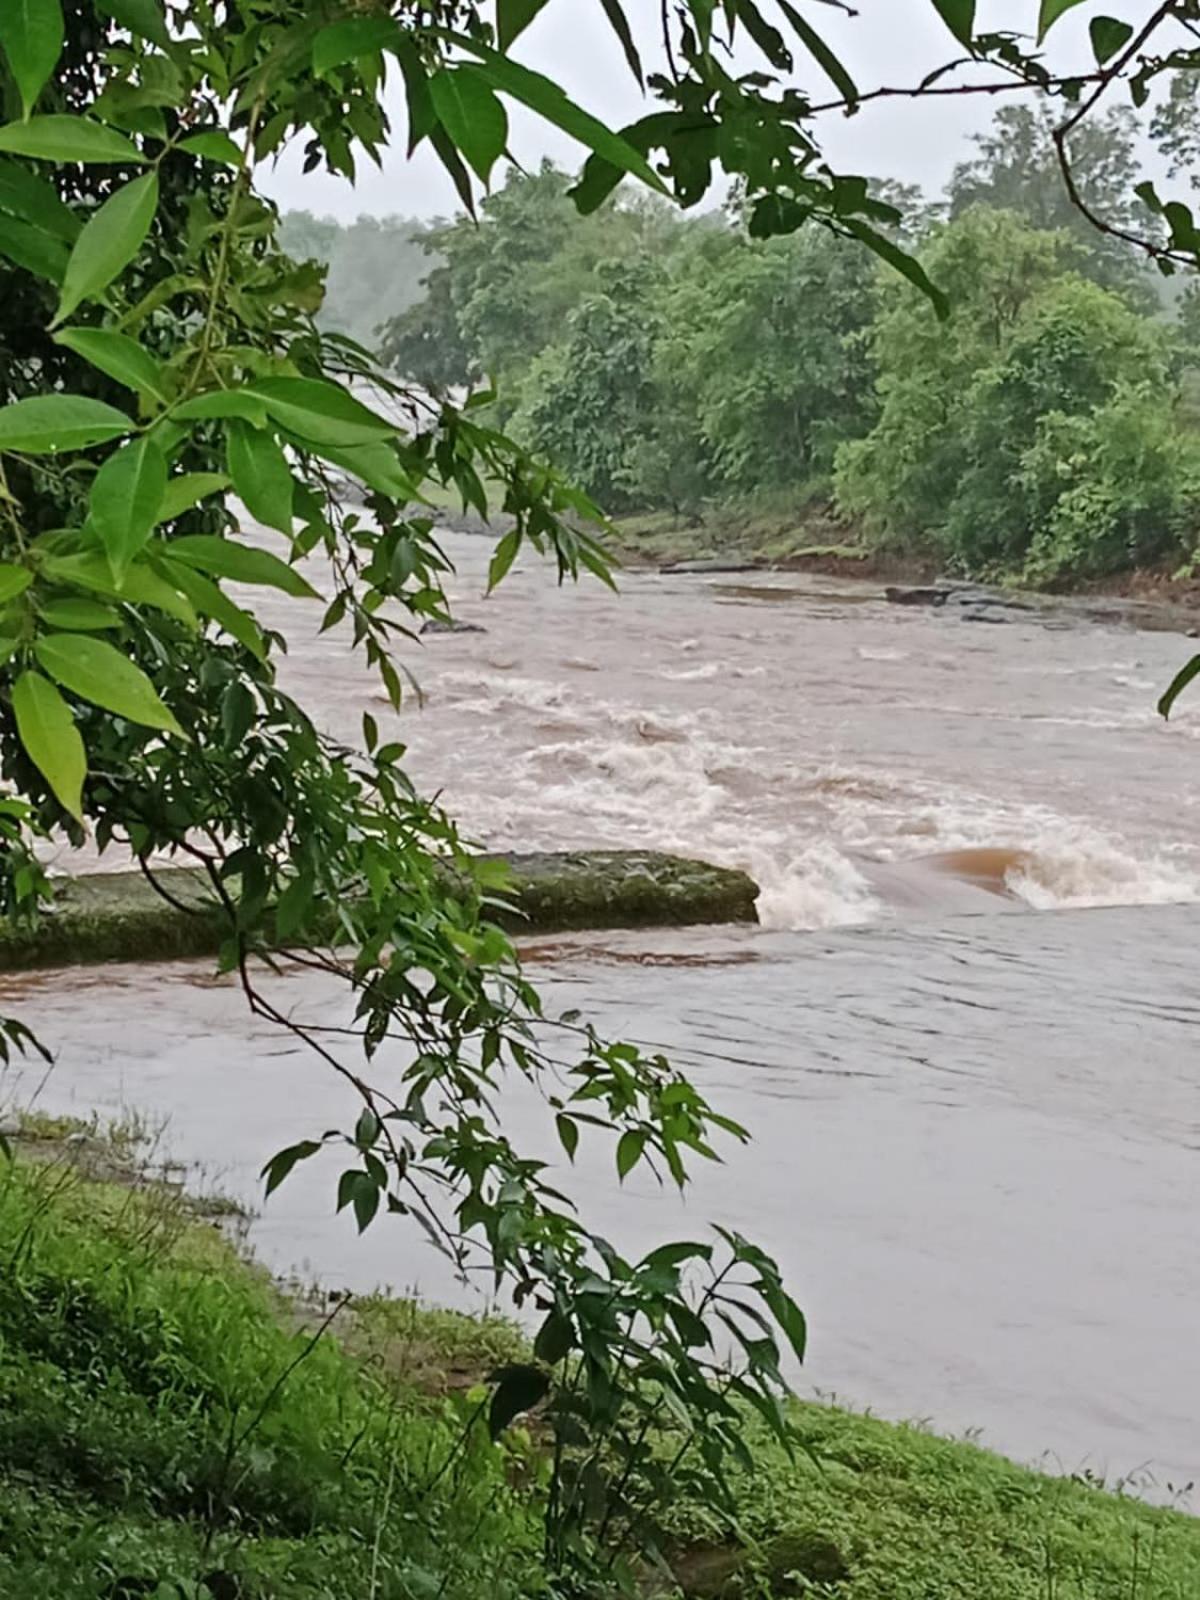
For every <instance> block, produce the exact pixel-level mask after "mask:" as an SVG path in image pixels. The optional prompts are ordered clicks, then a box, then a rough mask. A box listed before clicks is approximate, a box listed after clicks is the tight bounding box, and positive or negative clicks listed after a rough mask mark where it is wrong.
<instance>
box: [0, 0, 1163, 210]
mask: <svg viewBox="0 0 1200 1600" xmlns="http://www.w3.org/2000/svg"><path fill="white" fill-rule="evenodd" d="M2 3H3V0H0V4H2ZM799 3H800V5H801V7H802V9H803V10H804V12H805V14H806V15H807V16H808V17H809V18H810V19H811V20H812V21H813V23H814V25H816V26H817V27H819V28H820V30H821V32H822V33H823V35H824V36H825V37H826V38H827V39H828V41H829V42H830V43H831V44H832V45H833V46H834V47H835V48H836V49H837V50H838V53H839V54H840V55H841V57H842V60H843V61H844V63H845V64H846V66H847V67H848V68H849V70H850V72H851V74H852V75H853V76H854V77H855V79H856V81H857V82H858V85H859V88H860V89H862V90H866V89H869V88H871V87H874V86H878V85H883V84H887V85H915V84H917V83H918V82H919V81H920V80H921V78H922V77H923V76H924V74H925V73H926V72H928V71H929V70H930V69H931V68H933V67H935V66H939V65H941V64H942V63H943V62H944V61H947V60H950V59H953V58H954V57H955V56H957V55H959V54H961V51H960V49H959V47H958V46H957V45H956V43H955V41H954V39H953V38H952V37H951V35H950V34H949V33H948V32H947V31H946V29H945V27H944V26H943V25H942V23H941V21H940V20H939V18H938V16H937V13H936V11H935V10H934V7H933V5H932V3H931V0H855V3H856V4H857V7H858V15H857V17H855V18H848V17H846V16H844V15H842V14H841V13H840V12H838V11H836V10H835V9H833V7H831V6H828V5H824V4H820V3H818V0H799ZM627 9H628V11H629V14H630V16H631V19H632V20H634V21H635V27H636V31H637V32H638V36H639V42H640V43H641V44H642V45H643V46H644V60H645V61H646V64H647V67H648V68H649V67H650V66H651V64H652V63H655V62H657V61H658V60H660V59H661V56H660V54H659V50H658V49H656V41H657V39H658V33H657V17H658V13H659V4H658V0H628V5H627ZM1151 9H1152V5H1151V0H1106V3H1104V4H1100V5H1097V4H1094V3H1090V0H1089V3H1087V4H1083V5H1080V6H1079V7H1078V8H1077V10H1075V11H1073V12H1071V13H1070V14H1069V15H1068V16H1067V17H1065V18H1064V19H1063V21H1062V22H1061V23H1059V25H1058V26H1057V27H1056V28H1055V30H1054V33H1053V35H1052V36H1051V46H1052V49H1051V50H1050V52H1049V57H1050V60H1051V61H1052V62H1053V63H1054V64H1056V65H1059V66H1064V67H1066V68H1067V69H1068V70H1070V69H1071V68H1074V67H1078V66H1081V65H1087V64H1090V61H1091V55H1090V51H1089V49H1088V47H1087V43H1086V37H1087V35H1086V27H1087V19H1088V18H1089V17H1090V16H1093V15H1095V14H1096V13H1097V12H1100V13H1102V14H1105V15H1117V16H1123V17H1125V18H1127V19H1128V20H1129V21H1131V22H1133V23H1134V24H1135V25H1136V24H1137V23H1138V22H1139V21H1141V20H1144V19H1145V18H1146V17H1147V16H1148V15H1149V13H1150V11H1151ZM773 10H774V8H773V7H772V6H771V4H770V0H766V4H765V5H764V11H766V12H767V13H768V14H770V13H771V12H773ZM1036 14H1037V0H981V3H980V6H979V15H978V20H977V27H978V28H995V29H999V28H1005V29H1012V30H1022V31H1025V32H1030V33H1031V32H1032V31H1033V28H1034V24H1035V19H1036ZM639 15H640V16H641V17H642V19H643V25H642V26H640V27H638V26H637V23H636V19H637V18H638V17H639ZM651 19H653V20H651ZM776 20H778V19H776ZM784 31H785V33H786V31H787V30H786V27H785V28H784ZM515 54H516V55H517V56H518V57H519V59H521V60H522V61H523V62H525V63H526V64H527V65H528V66H531V67H535V68H537V69H538V70H539V71H541V72H544V73H546V74H547V76H549V77H552V78H553V79H555V81H556V82H558V83H560V84H561V85H562V86H563V87H564V88H565V89H566V90H567V92H568V93H569V94H570V95H571V96H572V98H573V99H575V100H577V101H578V102H579V103H580V104H581V105H583V106H585V107H586V108H587V109H588V110H590V111H593V112H595V113H596V114H597V115H598V116H600V117H602V118H604V120H605V121H607V122H609V123H610V124H612V125H617V126H619V125H621V124H623V123H627V122H632V121H633V120H634V119H635V118H636V117H638V116H641V115H643V114H644V112H645V110H646V109H647V103H646V101H644V100H643V98H642V96H641V93H640V91H639V90H638V87H637V85H636V83H635V82H634V81H633V79H632V78H631V76H630V74H629V70H628V68H627V66H626V65H625V62H624V59H623V57H622V55H621V51H620V47H619V45H618V44H617V41H616V39H615V37H614V36H613V34H612V31H611V29H610V28H609V25H608V23H607V21H606V19H605V17H604V14H603V12H602V10H601V7H600V4H599V0H550V3H549V4H547V5H546V7H545V9H544V11H542V13H541V14H540V15H539V16H538V17H537V18H536V20H535V21H534V22H533V23H532V25H531V26H530V27H529V29H528V30H527V32H526V33H525V34H524V35H523V36H522V38H521V40H520V41H519V42H518V45H517V47H516V51H515ZM795 54H796V57H797V81H798V82H799V83H800V84H802V85H803V86H805V87H806V88H809V89H810V90H812V91H813V92H815V93H818V94H819V95H820V96H822V97H824V95H825V92H826V89H829V98H830V99H833V98H836V95H835V93H834V92H833V91H832V89H831V87H830V86H829V85H828V84H827V80H825V78H824V77H823V75H822V74H821V72H820V70H819V69H818V68H816V67H815V66H811V65H809V64H807V63H805V62H804V61H803V60H802V59H801V58H802V54H803V53H802V51H800V50H799V49H797V50H796V51H795ZM739 59H740V60H744V61H745V62H747V63H749V62H750V61H751V59H754V60H755V61H756V62H757V57H755V56H753V51H752V47H751V48H749V49H746V48H744V51H743V55H742V56H741V57H739ZM985 75H986V76H991V74H985ZM1003 98H1011V97H1003ZM386 99H387V104H388V107H389V110H390V112H391V115H392V121H393V126H394V129H396V130H400V133H401V136H402V132H403V128H404V113H403V90H402V87H401V85H400V83H399V73H398V71H395V70H393V71H392V73H391V77H390V79H389V83H388V88H387V94H386ZM1000 103H1001V99H1000V98H999V97H997V98H993V97H990V96H989V97H979V98H970V99H955V98H949V99H942V100H934V101H928V102H925V103H922V104H913V103H905V102H903V101H884V102H881V103H878V104H876V105H874V106H867V107H864V108H863V109H862V110H861V111H860V112H859V113H858V114H857V115H856V116H854V117H851V118H846V117H842V116H838V117H831V118H828V119H826V120H825V122H824V124H823V127H824V139H825V149H826V152H827V154H828V156H829V158H830V161H831V163H832V164H833V165H834V166H836V167H838V168H839V169H840V170H842V171H846V172H862V173H864V174H867V175H869V176H872V177H889V178H900V179H903V180H905V181H908V182H916V183H920V184H921V185H922V187H923V188H925V190H926V191H927V192H928V193H930V194H931V195H932V194H936V193H937V192H938V191H940V189H941V188H942V186H943V184H944V183H945V182H946V180H947V179H948V177H949V176H950V171H951V168H952V167H953V166H954V163H955V162H956V161H958V160H961V159H962V158H963V156H964V155H966V154H968V153H969V146H968V145H967V144H966V140H967V138H968V136H969V135H970V134H971V133H972V132H975V131H978V130H979V129H980V128H983V127H985V126H986V125H987V123H988V122H989V121H990V120H991V116H992V114H993V112H994V111H995V110H996V108H997V106H998V104H1000ZM509 111H510V118H511V126H512V137H511V141H510V144H511V148H512V151H513V154H514V155H515V156H516V158H517V160H518V161H520V162H521V163H522V164H523V165H527V166H528V165H536V164H537V163H538V161H539V160H540V159H541V157H542V156H545V155H548V156H551V157H552V158H553V159H554V160H555V161H557V162H558V163H559V164H560V165H562V166H563V167H566V168H568V169H571V170H573V169H574V168H576V167H577V166H578V165H579V164H580V162H581V160H582V159H583V154H584V152H582V151H581V150H580V148H579V146H577V145H575V144H574V143H573V142H572V141H571V140H570V139H568V138H566V137H565V136H564V135H562V134H560V133H558V131H557V130H556V129H553V128H550V127H547V126H546V124H544V123H541V122H540V121H538V120H537V119H535V118H534V117H532V116H531V115H529V114H528V113H526V112H524V111H523V110H521V108H519V107H514V106H512V105H511V104H510V107H509ZM301 160H302V156H301V152H300V150H299V149H298V148H297V149H293V150H291V151H289V152H287V153H286V154H285V155H284V156H283V158H282V159H281V160H280V161H279V163H278V164H277V165H276V166H275V167H274V169H273V170H271V171H269V172H262V173H260V175H259V177H260V181H261V182H262V185H263V187H264V188H265V189H266V191H267V192H268V193H269V194H270V195H272V196H273V197H274V198H275V199H276V200H277V201H278V202H279V204H280V205H281V206H282V207H283V208H284V209H291V208H297V209H305V210H309V211H315V212H316V213H318V214H319V215H325V214H328V215H332V216H335V217H337V218H339V219H340V220H342V221H350V220H352V219H353V218H354V217H356V216H358V215H359V214H360V213H364V212H365V213H368V214H371V215H375V216H386V215H388V214H389V213H393V212H395V213H400V214H402V215H406V216H418V217H429V216H438V215H447V214H449V213H451V212H453V211H455V210H457V209H458V202H457V198H456V196H455V194H454V191H453V188H452V186H451V184H450V181H449V179H448V178H447V176H446V174H445V173H444V171H443V170H442V168H441V166H440V164H439V162H438V161H437V158H436V157H435V156H433V155H432V153H431V152H430V151H429V150H428V148H427V147H422V148H421V149H420V150H418V152H417V154H416V156H415V157H414V158H413V159H412V160H411V161H408V160H406V159H405V156H404V151H403V148H402V147H401V148H397V149H393V150H392V151H390V152H388V153H385V155H384V158H383V168H382V170H379V169H377V168H376V167H375V166H374V165H373V164H372V163H371V162H369V161H367V160H365V159H364V160H363V161H362V163H361V171H360V174H359V178H358V182H357V184H356V185H355V186H353V187H352V186H351V185H350V184H349V183H346V182H345V181H343V180H341V179H338V178H332V177H329V176H328V175H326V174H324V173H321V172H313V173H309V174H307V175H306V174H304V173H303V172H302V171H301Z"/></svg>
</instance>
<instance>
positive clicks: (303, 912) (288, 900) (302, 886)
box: [275, 872, 313, 939]
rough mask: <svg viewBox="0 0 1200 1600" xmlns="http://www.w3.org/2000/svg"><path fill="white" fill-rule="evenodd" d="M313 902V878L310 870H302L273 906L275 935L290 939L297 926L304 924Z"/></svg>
mask: <svg viewBox="0 0 1200 1600" xmlns="http://www.w3.org/2000/svg"><path fill="white" fill-rule="evenodd" d="M312 903H313V878H312V873H311V872H302V873H301V874H300V876H299V877H297V878H293V879H292V881H291V883H289V884H288V886H287V888H286V889H285V890H284V891H283V893H282V894H281V895H280V896H279V904H278V905H277V906H276V907H275V935H276V937H277V938H279V939H290V938H291V936H292V934H294V933H295V932H296V930H297V929H298V928H301V927H303V926H304V923H305V922H306V921H307V919H308V913H309V911H310V910H311V909H312Z"/></svg>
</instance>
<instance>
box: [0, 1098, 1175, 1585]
mask: <svg viewBox="0 0 1200 1600" xmlns="http://www.w3.org/2000/svg"><path fill="white" fill-rule="evenodd" d="M79 1131H80V1130H79V1129H78V1128H77V1127H75V1125H74V1124H65V1123H64V1124H62V1125H61V1126H59V1125H57V1124H55V1123H53V1122H51V1121H45V1122H43V1123H42V1124H40V1125H39V1128H38V1129H37V1132H38V1133H39V1134H40V1137H39V1139H38V1140H37V1143H36V1146H35V1148H36V1150H37V1151H38V1152H39V1153H38V1155H37V1157H36V1158H30V1157H29V1156H27V1155H19V1156H18V1159H17V1160H16V1161H15V1162H14V1163H5V1164H3V1165H0V1596H3V1597H4V1600H8V1597H10V1596H11V1597H13V1600H17V1597H20V1600H119V1597H120V1600H128V1597H132V1596H134V1595H152V1596H154V1597H155V1600H284V1597H287V1600H291V1597H297V1600H479V1597H483V1596H486V1597H487V1600H516V1597H518V1596H529V1597H531V1600H532V1597H537V1596H546V1595H548V1594H549V1592H550V1591H549V1590H548V1588H547V1585H546V1582H545V1579H544V1575H543V1573H542V1571H541V1568H540V1566H539V1551H540V1519H539V1512H538V1505H537V1499H536V1493H537V1491H536V1487H535V1486H536V1484H537V1482H538V1481H539V1472H538V1464H539V1457H538V1452H539V1448H540V1446H539V1443H538V1440H537V1437H536V1435H537V1430H536V1429H535V1430H534V1437H533V1438H532V1439H531V1437H530V1433H529V1432H527V1431H526V1430H523V1429H516V1430H513V1433H512V1436H511V1440H510V1442H509V1443H508V1444H507V1445H502V1446H500V1447H498V1448H494V1447H492V1446H491V1445H490V1444H489V1443H488V1440H487V1437H486V1433H485V1432H484V1430H483V1429H482V1428H480V1427H478V1426H476V1427H475V1428H473V1429H470V1430H468V1431H467V1432H466V1433H465V1434H464V1421H465V1419H467V1418H468V1417H470V1416H472V1415H473V1414H474V1413H475V1412H476V1411H477V1408H478V1405H479V1400H480V1397H481V1393H482V1391H481V1390H480V1389H479V1387H478V1385H479V1380H480V1378H481V1377H482V1375H484V1374H485V1373H486V1372H487V1371H488V1370H489V1369H490V1368H491V1367H492V1366H494V1365H495V1364H497V1363H503V1362H506V1361H509V1360H512V1359H513V1358H514V1357H519V1356H521V1355H522V1353H523V1347H522V1343H521V1338H520V1335H519V1334H518V1333H517V1332H516V1331H515V1330H514V1329H513V1328H512V1327H511V1325H509V1324H508V1323H506V1322H504V1321H503V1320H501V1319H495V1318H489V1319H480V1320H473V1319H469V1318H464V1317H462V1316H459V1315H457V1314H455V1313H451V1312H442V1311H431V1310H425V1309H421V1308H418V1307H416V1306H414V1305H412V1304H411V1303H408V1302H398V1301H391V1300H385V1299H380V1298H373V1299H366V1300H363V1301H361V1302H358V1303H357V1304H355V1305H353V1306H352V1307H350V1308H349V1309H344V1310H339V1311H336V1312H334V1313H333V1320H332V1323H331V1324H330V1326H329V1328H328V1329H326V1330H325V1331H322V1328H323V1324H324V1323H325V1321H326V1317H327V1313H326V1309H325V1307H323V1306H321V1305H319V1304H317V1303H316V1302H313V1303H305V1302H298V1301H296V1300H295V1299H287V1298H285V1297H284V1296H283V1295H282V1293H281V1292H280V1291H279V1290H278V1289H277V1288H276V1287H275V1286H274V1285H273V1284H272V1283H271V1282H270V1280H269V1279H268V1278H267V1277H266V1275H265V1274H263V1273H262V1272H260V1271H259V1270H257V1269H256V1268H255V1267H254V1266H253V1265H252V1264H250V1263H248V1262H247V1261H245V1260H244V1259H243V1258H241V1257H240V1256H239V1255H238V1253H237V1251H236V1249H235V1248H234V1246H232V1245H231V1244H230V1243H228V1242H227V1240H226V1239H225V1237H224V1235H223V1234H222V1233H221V1232H220V1231H218V1230H217V1229H216V1228H214V1227H213V1226H212V1225H211V1223H208V1222H204V1221H202V1220H199V1219H198V1218H197V1215H196V1213H195V1210H194V1209H192V1208H190V1207H189V1206H188V1205H187V1203H186V1202H185V1201H184V1200H182V1199H181V1197H180V1196H179V1195H178V1193H177V1192H175V1191H172V1190H170V1189H167V1188H165V1187H164V1186H162V1185H161V1184H154V1183H145V1182H142V1183H140V1184H137V1185H135V1186H134V1187H130V1186H129V1184H128V1182H126V1181H97V1180H96V1179H95V1178H94V1177H88V1176H86V1175H85V1174H84V1173H83V1172H81V1171H80V1169H79V1167H78V1166H77V1165H75V1164H74V1163H75V1161H76V1157H77V1153H78V1150H79V1148H80V1146H79V1145H78V1144H77V1143H76V1144H75V1145H72V1146H64V1145H61V1144H60V1145H59V1146H57V1147H56V1144H55V1141H56V1140H59V1141H61V1140H63V1139H69V1138H70V1137H71V1134H72V1133H78V1132H79ZM56 1149H58V1150H60V1151H61V1155H60V1156H58V1157H57V1158H56ZM796 1420H797V1426H798V1429H799V1431H800V1434H801V1437H802V1439H803V1442H804V1445H805V1449H804V1450H802V1451H800V1452H799V1454H798V1455H797V1457H796V1459H795V1460H794V1461H789V1460H788V1459H787V1458H786V1457H785V1456H784V1455H783V1454H782V1453H781V1452H780V1451H779V1450H778V1448H777V1447H775V1446H773V1445H771V1444H770V1443H768V1442H767V1441H766V1440H765V1439H762V1438H759V1437H757V1436H756V1435H755V1434H754V1432H753V1429H751V1428H750V1425H749V1424H748V1430H749V1437H750V1438H751V1441H752V1446H753V1452H754V1457H755V1462H756V1469H755V1471H754V1473H753V1474H751V1475H749V1476H747V1477H744V1478H743V1479H741V1480H740V1481H735V1484H734V1488H735V1492H736V1494H737V1499H738V1506H739V1513H738V1520H739V1524H740V1531H741V1533H742V1535H743V1538H744V1541H745V1542H744V1544H734V1543H733V1542H732V1541H731V1539H730V1535H729V1530H728V1528H727V1527H726V1526H725V1525H723V1524H722V1523H721V1522H720V1521H719V1520H718V1519H717V1518H715V1517H714V1516H713V1515H712V1514H711V1513H709V1512H708V1511H706V1510H704V1509H703V1508H700V1507H696V1506H689V1505H686V1504H685V1505H682V1506H678V1507H676V1508H675V1509H674V1511H673V1512H672V1528H673V1533H674V1536H675V1537H676V1539H677V1548H676V1550H675V1552H674V1557H673V1559H674V1563H675V1566H676V1570H677V1572H678V1574H679V1576H680V1577H681V1579H682V1580H683V1581H684V1583H685V1586H686V1589H687V1592H688V1593H689V1594H691V1595H694V1596H711V1597H717V1596H721V1597H724V1600H733V1597H735V1596H736V1597H751V1596H777V1597H782V1596H785V1595H812V1596H827V1597H831V1600H976V1597H978V1600H1184V1597H1187V1600H1192V1597H1195V1596H1197V1595H1200V1523H1197V1522H1196V1521H1194V1520H1192V1519H1191V1518H1188V1517H1185V1516H1182V1515H1180V1514H1178V1513H1174V1512H1170V1511H1163V1510H1156V1509H1152V1508H1151V1507H1149V1506H1146V1505H1144V1504H1142V1503H1141V1502H1139V1501H1137V1500H1134V1499H1131V1498H1124V1497H1121V1496H1118V1495H1114V1494H1108V1493H1104V1492H1102V1491H1100V1490H1099V1489H1097V1488H1095V1487H1093V1486H1091V1485H1088V1484H1084V1483H1078V1482H1073V1481H1071V1480H1067V1479H1061V1478H1049V1477H1044V1476H1042V1475H1040V1474H1038V1473H1035V1472H1031V1471H1028V1470H1026V1469H1024V1468H1021V1467H1018V1466H1015V1465H1014V1464H1012V1463H1011V1462H1008V1461H1006V1460H1003V1459H1002V1458H1000V1457H998V1456H994V1455H990V1454H988V1453H986V1452H984V1451H981V1450H978V1449H976V1448H974V1447H973V1446H971V1445H969V1444H962V1443H956V1442H951V1441H947V1440H943V1439H939V1438H936V1437H934V1436H932V1435H930V1434H928V1433H925V1432H923V1431H921V1430H920V1429H917V1428H909V1427H897V1426H894V1425H890V1424H887V1423H883V1422H880V1421H878V1420H876V1419H873V1418H870V1417H863V1416H856V1415H852V1414H849V1413H847V1412H845V1411H841V1410H837V1409H834V1408H832V1407H825V1406H820V1405H805V1406H800V1407H797V1412H796ZM464 1440H465V1443H464ZM201 1585H203V1586H201ZM668 1592H669V1590H668V1589H667V1588H666V1587H664V1585H663V1583H662V1582H661V1581H659V1582H657V1583H654V1582H651V1581H650V1580H649V1579H647V1593H648V1594H651V1593H652V1594H657V1595H664V1594H666V1593H668Z"/></svg>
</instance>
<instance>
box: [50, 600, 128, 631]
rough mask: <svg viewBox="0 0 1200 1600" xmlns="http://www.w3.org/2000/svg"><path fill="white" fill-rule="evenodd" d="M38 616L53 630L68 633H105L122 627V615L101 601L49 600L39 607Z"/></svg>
mask: <svg viewBox="0 0 1200 1600" xmlns="http://www.w3.org/2000/svg"><path fill="white" fill-rule="evenodd" d="M38 615H39V616H40V617H41V619H42V621H43V622H47V623H49V625H50V626H51V627H52V628H64V629H66V630H67V631H68V632H76V633H103V632H104V630H105V629H106V628H118V627H120V625H121V618H120V614H119V613H118V612H116V611H114V610H113V608H112V607H111V606H102V605H101V604H100V602H99V600H85V599H83V598H82V597H81V598H79V599H76V600H47V601H46V603H45V605H42V606H39V607H38Z"/></svg>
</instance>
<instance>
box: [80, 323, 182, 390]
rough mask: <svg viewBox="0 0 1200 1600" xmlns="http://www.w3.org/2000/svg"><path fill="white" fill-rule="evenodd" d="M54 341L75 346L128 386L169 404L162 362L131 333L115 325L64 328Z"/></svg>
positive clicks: (90, 359)
mask: <svg viewBox="0 0 1200 1600" xmlns="http://www.w3.org/2000/svg"><path fill="white" fill-rule="evenodd" d="M54 342H55V344H61V345H64V346H65V347H66V348H67V349H68V350H74V352H75V354H76V355H79V356H82V357H83V359H84V360H85V361H86V362H88V363H89V365H91V366H93V367H95V368H96V369H97V371H99V372H103V373H105V374H106V375H107V376H108V377H110V378H113V379H115V380H116V382H117V383H121V384H124V385H125V387H126V388H127V389H133V390H135V391H136V392H137V393H139V394H147V395H149V396H150V397H151V398H152V399H154V400H158V401H161V402H162V403H163V404H164V405H165V404H166V398H167V396H166V388H167V377H166V371H165V369H164V367H163V364H162V362H161V361H159V360H158V358H157V357H156V356H152V355H151V354H150V352H149V351H148V350H145V349H143V348H142V346H141V345H140V344H139V343H138V342H137V340H136V339H131V338H130V337H129V335H128V334H126V333H117V332H116V331H115V330H114V329H112V328H60V329H59V331H58V332H57V333H56V334H55V335H54Z"/></svg>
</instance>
